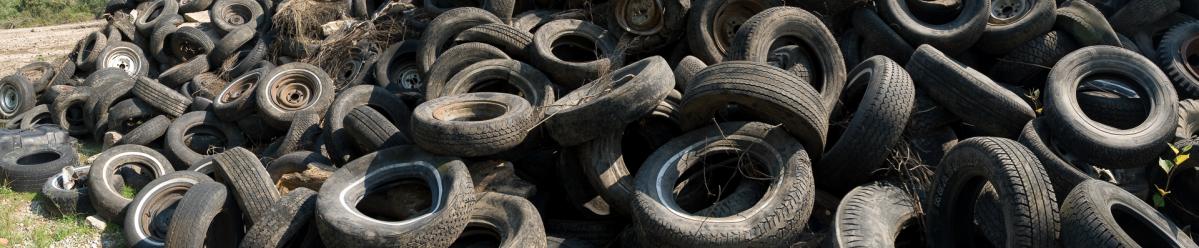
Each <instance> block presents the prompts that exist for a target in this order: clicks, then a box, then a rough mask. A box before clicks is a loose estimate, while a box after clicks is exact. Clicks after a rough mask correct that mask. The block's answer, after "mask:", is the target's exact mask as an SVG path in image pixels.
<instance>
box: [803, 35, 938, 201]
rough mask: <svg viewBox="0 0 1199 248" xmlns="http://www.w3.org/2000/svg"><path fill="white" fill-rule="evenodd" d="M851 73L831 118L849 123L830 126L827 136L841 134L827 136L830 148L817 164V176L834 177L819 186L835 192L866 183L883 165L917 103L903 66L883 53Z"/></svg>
mask: <svg viewBox="0 0 1199 248" xmlns="http://www.w3.org/2000/svg"><path fill="white" fill-rule="evenodd" d="M850 75H851V76H852V78H851V79H850V81H849V82H847V83H846V84H847V86H846V88H845V91H844V92H843V94H842V96H841V97H839V98H840V99H842V100H841V101H842V103H841V104H845V105H844V106H843V107H841V108H842V109H841V111H834V112H836V114H835V115H836V116H834V117H833V118H832V119H831V121H832V122H833V123H840V122H842V120H844V121H845V122H846V123H848V124H847V125H846V126H845V127H844V128H830V129H832V130H830V131H829V133H830V136H834V137H840V138H839V139H836V140H830V142H829V146H828V147H829V148H828V150H826V151H825V153H824V156H823V158H822V159H821V160H820V161H819V162H817V163H816V165H815V167H816V168H815V171H816V175H817V177H818V178H838V180H823V181H821V182H818V183H817V184H820V185H821V186H823V187H820V188H821V189H823V190H829V191H832V192H838V193H839V192H844V191H849V190H850V189H853V187H855V186H857V185H862V184H863V183H865V182H868V181H869V180H870V179H871V177H872V174H873V172H874V171H876V170H878V169H880V168H882V167H883V166H884V162H885V160H886V159H887V154H888V153H889V152H890V150H891V147H892V146H893V145H895V144H897V142H898V141H899V140H900V139H901V136H902V135H903V130H904V129H905V128H906V125H907V124H908V121H909V117H910V116H911V114H912V110H913V109H914V107H915V104H916V86H915V85H913V83H912V78H911V77H909V76H908V74H907V72H906V71H904V69H903V66H900V65H899V64H898V63H895V61H892V60H891V59H888V58H887V57H884V56H874V57H871V58H870V59H867V60H866V61H865V62H862V64H860V65H858V66H857V67H855V68H854V69H853V71H852V72H850ZM852 106H856V107H853V108H851V107H852ZM841 112H843V113H844V114H842V113H841ZM838 129H839V130H838ZM837 131H840V132H837Z"/></svg>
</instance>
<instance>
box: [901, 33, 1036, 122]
mask: <svg viewBox="0 0 1199 248" xmlns="http://www.w3.org/2000/svg"><path fill="white" fill-rule="evenodd" d="M906 68H907V70H908V72H909V73H911V76H912V79H913V80H915V81H916V82H918V83H917V86H920V89H921V90H925V91H927V92H928V93H929V94H928V96H929V98H931V99H933V100H934V101H936V102H937V103H939V104H940V105H941V106H943V107H945V109H946V110H949V112H951V113H954V115H957V116H958V117H959V118H961V119H962V120H963V121H965V122H967V123H970V124H974V125H975V127H977V128H978V129H979V130H980V131H982V132H983V133H985V134H987V135H991V136H998V137H1008V138H1015V137H1016V136H1017V135H1018V134H1019V133H1020V129H1022V128H1023V127H1024V124H1025V123H1028V121H1029V120H1032V118H1033V117H1035V116H1036V113H1035V112H1033V109H1032V107H1029V106H1028V104H1026V103H1024V100H1022V99H1021V98H1020V96H1019V95H1016V94H1015V93H1013V92H1011V91H1008V90H1007V89H1004V88H1003V87H1001V86H999V84H997V83H995V82H994V81H991V79H990V78H988V77H987V76H986V75H983V74H982V73H980V72H978V71H975V70H974V69H972V68H970V67H965V66H963V65H962V64H961V63H959V62H957V61H955V60H953V59H951V58H949V57H948V56H946V55H945V54H944V53H941V51H939V50H937V49H936V48H933V47H932V46H928V45H921V46H920V47H919V48H917V49H916V53H915V54H913V55H912V58H911V60H909V61H908V64H907V66H906ZM979 106H987V107H986V108H979Z"/></svg>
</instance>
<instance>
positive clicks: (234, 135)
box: [164, 112, 245, 170]
mask: <svg viewBox="0 0 1199 248" xmlns="http://www.w3.org/2000/svg"><path fill="white" fill-rule="evenodd" d="M197 128H204V129H208V131H212V130H215V131H217V132H220V133H219V134H211V135H219V136H223V137H220V138H223V140H224V143H223V144H218V145H221V147H210V148H209V149H206V151H205V153H204V154H202V153H200V152H197V151H196V150H193V149H192V146H193V145H191V144H190V140H191V139H192V138H191V135H189V133H188V132H189V131H191V130H192V129H197ZM164 141H165V142H166V149H167V150H168V151H169V152H170V154H171V155H173V157H174V158H175V159H178V160H177V161H179V162H182V163H183V164H181V165H180V167H179V168H178V169H180V170H182V168H186V167H187V166H190V165H193V164H196V162H199V161H201V160H203V159H204V158H206V157H209V156H211V155H213V154H216V153H217V152H220V151H221V150H217V149H216V148H222V149H223V150H227V149H232V148H234V147H238V146H241V145H242V144H244V143H245V136H244V134H243V132H242V130H241V129H240V128H237V126H234V125H233V124H231V123H227V122H223V121H221V120H220V119H217V117H216V114H213V113H212V112H189V113H186V114H183V115H181V116H179V118H176V119H175V121H174V122H171V126H170V127H168V128H167V133H166V137H165V140H164Z"/></svg>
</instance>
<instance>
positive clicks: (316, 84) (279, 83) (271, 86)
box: [254, 63, 334, 128]
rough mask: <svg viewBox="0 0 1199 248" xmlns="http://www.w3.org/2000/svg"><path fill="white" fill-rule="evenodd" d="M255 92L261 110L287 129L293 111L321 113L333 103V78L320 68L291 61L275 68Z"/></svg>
mask: <svg viewBox="0 0 1199 248" xmlns="http://www.w3.org/2000/svg"><path fill="white" fill-rule="evenodd" d="M263 78H264V79H265V80H264V81H262V82H263V83H260V84H258V87H257V88H256V89H255V91H254V95H256V97H255V102H256V103H257V104H258V111H259V113H260V114H262V115H263V117H264V118H266V121H267V123H269V124H270V125H271V126H273V127H275V128H287V126H289V125H288V124H290V123H291V119H292V114H293V113H296V112H299V111H301V110H305V109H315V110H317V111H318V112H319V111H322V110H324V109H326V108H328V107H329V104H330V103H332V102H333V96H334V91H333V79H332V78H330V77H329V74H327V73H325V71H324V70H322V69H321V68H320V67H316V66H314V65H311V64H305V63H290V64H286V65H282V66H279V67H275V69H272V70H271V71H270V72H269V73H267V74H266V76H264V77H263Z"/></svg>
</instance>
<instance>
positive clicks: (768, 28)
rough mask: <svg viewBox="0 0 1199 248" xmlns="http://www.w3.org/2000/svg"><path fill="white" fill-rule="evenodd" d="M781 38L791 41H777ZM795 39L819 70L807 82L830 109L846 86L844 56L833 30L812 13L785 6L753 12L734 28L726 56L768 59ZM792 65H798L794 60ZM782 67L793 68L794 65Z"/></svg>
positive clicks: (759, 60)
mask: <svg viewBox="0 0 1199 248" xmlns="http://www.w3.org/2000/svg"><path fill="white" fill-rule="evenodd" d="M783 40H785V41H791V42H792V43H780V42H781V41H783ZM796 43H798V45H799V47H800V48H801V50H802V51H806V52H804V55H807V56H810V57H809V58H806V59H809V60H813V61H812V63H813V64H814V65H815V67H816V68H814V69H816V70H819V71H816V72H815V73H814V74H815V76H817V77H819V78H810V79H811V80H808V83H810V84H812V85H813V87H815V88H816V91H817V92H820V94H821V102H823V103H824V106H825V109H826V110H829V111H832V109H833V107H834V106H835V105H837V100H838V98H839V97H840V96H841V90H842V89H843V88H845V80H846V74H845V59H844V58H843V57H841V50H840V49H839V48H838V47H837V41H836V39H835V38H833V34H832V32H829V31H828V29H827V28H825V26H824V23H823V22H821V21H820V18H818V17H816V16H815V15H813V14H812V13H810V12H808V11H805V10H803V9H800V8H796V7H786V6H784V7H773V8H769V9H766V10H764V11H762V12H759V13H758V14H755V15H754V16H753V17H752V18H750V19H749V20H746V21H745V23H744V24H742V25H741V28H739V29H738V30H737V36H736V37H735V38H733V44H732V46H731V47H730V49H729V52H728V53H729V59H732V60H748V61H754V62H761V63H768V61H770V60H772V59H773V58H772V57H774V56H773V55H774V51H773V50H772V49H774V48H777V47H778V46H780V45H787V44H796ZM811 52H814V54H811ZM805 57H806V56H805ZM780 64H783V63H781V62H780ZM794 66H799V65H798V63H797V64H796V65H794ZM782 69H784V70H788V71H795V70H796V69H794V68H793V67H792V68H782ZM825 115H826V116H827V115H829V113H825Z"/></svg>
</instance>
